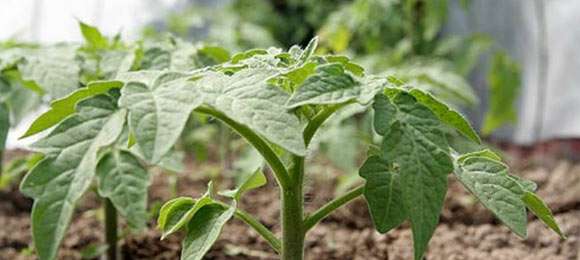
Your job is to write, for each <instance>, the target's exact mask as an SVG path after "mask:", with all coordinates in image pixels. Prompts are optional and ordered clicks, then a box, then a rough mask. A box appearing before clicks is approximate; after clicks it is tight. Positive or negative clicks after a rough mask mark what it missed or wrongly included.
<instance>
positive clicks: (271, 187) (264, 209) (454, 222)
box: [0, 162, 580, 260]
mask: <svg viewBox="0 0 580 260" xmlns="http://www.w3.org/2000/svg"><path fill="white" fill-rule="evenodd" d="M514 165H515V164H514ZM189 172H192V171H189ZM204 172H206V170H204V169H203V168H196V170H195V174H192V175H186V174H182V175H180V176H179V178H178V182H177V183H178V184H177V187H176V191H177V195H183V196H198V195H200V194H201V193H203V192H204V191H205V183H206V182H207V180H206V178H204V177H200V176H202V175H203V173H204ZM520 172H521V175H522V176H525V177H526V178H529V179H532V180H534V181H536V182H537V183H538V184H539V190H538V193H539V194H540V195H541V196H542V197H543V198H545V200H546V201H547V203H548V204H549V205H550V206H551V208H552V209H553V210H554V212H555V214H556V219H557V221H558V223H559V224H560V225H561V227H562V229H563V230H564V232H565V233H566V234H567V235H568V239H567V240H566V241H561V240H560V239H559V238H558V237H557V236H556V235H555V234H553V233H552V232H551V231H550V230H548V229H547V228H546V227H545V226H544V225H543V224H542V223H540V222H539V221H537V220H536V219H535V218H533V217H530V224H529V228H528V233H529V237H528V239H527V240H521V239H519V238H517V237H516V236H515V235H514V234H512V233H511V232H510V231H509V230H508V229H507V228H506V227H504V226H502V225H501V224H499V223H498V221H497V220H496V219H495V218H494V217H493V216H492V215H491V214H490V213H489V212H488V211H487V210H485V209H484V208H482V207H481V206H480V205H479V204H477V203H476V201H475V200H474V199H473V197H471V196H470V195H468V194H467V193H465V192H464V191H463V188H462V187H461V186H460V185H459V184H458V183H457V182H456V181H455V180H454V179H451V180H450V189H449V192H448V194H447V201H446V204H445V209H444V211H443V213H442V217H441V224H440V225H439V227H438V229H437V231H436V233H435V235H434V237H433V239H432V241H431V243H430V247H429V251H428V253H427V257H426V258H427V259H429V260H433V259H482V260H483V259H485V260H489V259H500V260H501V259H506V260H507V259H510V260H511V259H526V260H527V259H532V260H534V259H538V260H540V259H542V260H543V259H555V260H559V259H562V260H580V254H579V248H580V165H572V164H570V163H567V162H559V163H557V164H556V166H555V167H552V168H551V169H550V170H547V169H545V168H543V167H539V166H534V167H530V168H527V169H526V168H522V169H521V171H520ZM153 176H154V177H153V179H154V182H153V185H152V188H151V190H150V200H151V205H155V204H158V203H161V202H163V201H165V200H167V199H169V198H171V197H173V196H174V195H172V193H171V191H170V190H171V189H170V188H169V183H168V181H167V180H168V178H166V176H165V175H164V174H163V173H159V172H157V173H154V174H153ZM332 179H333V178H330V177H320V176H316V178H315V177H312V176H311V177H310V179H309V180H308V183H309V184H308V186H307V194H306V200H307V210H308V211H311V210H313V209H315V208H317V207H319V206H320V205H322V204H323V203H324V202H325V201H327V200H329V199H330V198H331V194H332V193H333V191H334V187H335V186H336V183H334V182H333V181H332ZM215 181H217V183H218V185H219V186H220V187H227V186H229V185H230V182H229V181H228V180H226V179H218V180H215ZM89 194H90V195H89V196H85V198H84V199H83V201H82V202H81V203H80V205H79V207H77V208H78V210H77V213H76V216H75V217H74V220H73V223H72V224H71V227H70V228H69V230H68V234H67V236H66V238H65V241H64V242H63V246H62V249H61V250H60V257H59V259H81V258H82V255H81V251H82V250H83V249H84V248H86V247H87V246H88V245H93V244H98V243H102V241H103V235H102V234H101V232H102V212H101V211H100V210H98V206H99V205H100V202H99V201H98V200H97V198H96V196H94V194H93V193H91V192H89ZM277 198H278V194H277V189H276V187H275V184H273V181H270V182H269V184H268V185H267V186H266V187H263V188H261V189H259V190H257V191H253V192H250V193H248V194H247V195H246V196H245V197H244V199H243V201H242V203H241V207H242V208H244V209H245V210H247V211H248V212H250V213H253V214H255V215H257V216H260V219H261V220H262V222H263V223H264V224H265V225H266V226H268V227H270V228H272V229H273V230H274V231H275V232H278V233H279V223H278V222H277V219H278V215H279V209H278V200H277ZM31 205H32V204H31V201H30V200H29V199H27V198H24V197H23V196H22V195H20V194H19V193H18V192H16V191H15V190H14V189H13V190H11V191H3V192H0V259H11V260H12V259H35V257H34V256H33V253H31V250H30V249H29V248H30V243H31V236H30V218H29V210H30V208H31ZM154 227H155V223H154V221H153V220H151V221H150V224H149V228H148V229H147V230H145V231H143V232H142V233H140V234H127V235H126V236H125V237H124V239H123V240H122V243H121V253H122V255H123V257H124V259H178V256H179V250H180V248H181V247H180V244H179V239H180V238H179V235H175V236H172V237H170V238H168V239H167V240H164V241H160V239H159V238H160V234H159V232H158V231H157V230H156V229H155V228H154ZM306 251H307V259H365V260H371V259H412V240H411V232H410V229H409V227H408V225H407V224H404V225H403V226H402V227H400V228H398V229H397V230H394V231H391V232H390V233H388V234H386V235H381V234H379V233H377V232H375V231H374V229H373V227H372V223H371V222H370V218H369V215H368V212H367V209H366V204H365V202H364V200H363V199H358V200H357V201H355V202H354V203H352V204H351V205H349V206H347V207H345V208H343V209H340V210H339V211H338V212H335V213H334V214H333V215H331V216H330V217H329V218H327V219H326V220H324V221H323V222H322V223H321V224H320V225H319V226H317V227H316V228H315V229H313V230H312V231H311V232H310V233H309V234H308V238H307V244H306ZM207 259H277V256H276V255H275V253H274V252H273V251H272V250H271V249H269V248H268V245H267V244H266V243H265V242H264V241H263V240H262V239H261V238H260V237H259V236H258V235H257V234H256V233H255V232H253V231H252V230H251V229H249V228H247V227H246V226H245V225H244V224H243V223H242V222H240V221H238V220H233V221H231V222H230V223H229V224H228V225H227V226H226V227H225V229H224V232H223V233H222V235H221V237H220V240H219V241H218V242H217V243H216V245H214V247H213V249H212V250H211V251H210V253H209V254H208V255H207Z"/></svg>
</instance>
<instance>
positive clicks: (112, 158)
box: [97, 149, 149, 230]
mask: <svg viewBox="0 0 580 260" xmlns="http://www.w3.org/2000/svg"><path fill="white" fill-rule="evenodd" d="M97 178H98V180H99V194H100V195H101V196H102V197H104V198H109V199H110V200H111V202H113V205H114V206H115V208H116V209H117V211H118V212H119V214H121V216H123V217H125V219H126V220H127V223H128V224H129V226H130V227H131V228H133V229H135V230H140V229H142V228H144V227H145V224H146V223H145V222H146V220H147V187H149V174H148V173H147V170H146V169H145V168H143V166H142V165H141V163H140V162H139V160H138V159H137V157H135V156H134V155H133V154H131V153H130V152H128V151H124V150H118V149H115V150H113V151H111V152H108V153H106V154H105V155H103V157H101V159H100V160H99V163H98V165H97Z"/></svg>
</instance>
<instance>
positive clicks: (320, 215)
mask: <svg viewBox="0 0 580 260" xmlns="http://www.w3.org/2000/svg"><path fill="white" fill-rule="evenodd" d="M363 191H364V185H361V186H359V187H357V188H355V189H352V190H351V191H349V192H347V193H345V194H343V195H341V196H339V197H337V198H335V199H334V200H332V201H330V202H328V203H327V204H326V205H324V206H322V207H321V208H319V209H318V210H317V211H315V212H314V213H312V215H311V216H309V217H308V218H306V220H304V232H308V230H310V229H311V228H312V227H314V226H315V225H316V224H318V222H320V221H321V220H323V219H324V218H326V217H327V216H328V215H330V213H332V212H333V211H334V210H336V209H338V208H340V207H342V206H344V205H346V204H347V203H349V202H351V201H353V200H354V199H356V198H358V197H359V196H360V195H362V194H363Z"/></svg>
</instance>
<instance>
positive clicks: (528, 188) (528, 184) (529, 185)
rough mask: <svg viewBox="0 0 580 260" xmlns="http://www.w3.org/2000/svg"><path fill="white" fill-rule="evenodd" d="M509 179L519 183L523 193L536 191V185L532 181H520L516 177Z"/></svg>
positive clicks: (512, 176) (520, 179) (511, 176)
mask: <svg viewBox="0 0 580 260" xmlns="http://www.w3.org/2000/svg"><path fill="white" fill-rule="evenodd" d="M510 178H512V179H513V180H515V181H516V182H517V183H519V184H520V185H521V186H522V188H524V190H525V191H529V192H534V191H536V190H537V189H538V185H537V184H536V183H535V182H533V181H530V180H525V179H522V178H520V177H518V176H516V175H510Z"/></svg>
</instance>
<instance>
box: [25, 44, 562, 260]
mask: <svg viewBox="0 0 580 260" xmlns="http://www.w3.org/2000/svg"><path fill="white" fill-rule="evenodd" d="M316 46H317V39H316V38H315V39H313V40H312V41H311V42H310V43H309V44H308V45H307V46H306V47H305V48H304V49H301V48H299V47H297V46H294V47H292V48H290V49H289V50H288V51H287V52H284V51H282V50H280V49H276V48H270V49H267V50H261V49H256V50H250V51H247V52H242V53H238V54H236V55H234V56H232V57H231V59H229V60H228V61H227V62H225V63H222V64H218V65H212V66H206V67H203V68H200V69H194V70H190V69H178V68H177V67H171V68H170V69H169V70H167V69H165V70H157V69H156V68H155V67H151V66H144V67H143V69H138V70H134V71H130V72H126V73H121V74H118V75H117V76H115V77H114V78H113V79H111V80H104V81H103V80H101V81H92V82H91V83H89V84H88V85H87V86H86V87H84V88H80V89H78V90H76V91H75V92H73V93H72V94H71V95H68V96H67V97H65V98H63V99H61V100H58V101H56V102H54V103H53V106H52V110H49V111H48V112H47V114H48V115H51V116H50V117H49V116H46V115H47V114H45V115H44V118H54V117H58V118H59V120H53V121H50V122H49V124H41V123H42V122H43V121H42V120H45V119H42V118H41V119H39V120H40V121H37V123H39V124H40V125H41V127H38V128H36V129H35V130H34V131H35V132H40V131H43V130H45V129H47V128H48V127H50V126H53V125H56V128H55V129H54V130H52V132H51V133H50V134H49V135H48V136H46V137H44V138H42V139H41V140H40V141H38V142H37V143H36V144H35V145H34V147H35V148H36V149H37V150H39V151H42V152H44V153H45V154H46V158H45V159H43V160H42V161H40V162H39V163H38V164H37V166H36V167H35V168H34V169H32V170H31V172H30V173H29V174H28V175H27V177H26V178H25V179H24V181H23V182H22V186H21V188H22V191H23V192H24V193H25V194H27V195H29V196H31V197H33V198H34V199H35V204H34V209H33V213H32V220H33V223H32V226H33V235H34V239H35V242H36V243H35V245H36V249H37V251H38V254H39V256H40V258H41V259H54V258H55V257H56V252H57V249H58V246H59V243H60V241H61V240H62V238H63V236H64V232H65V230H66V227H67V225H68V223H69V222H70V219H71V217H72V213H73V210H74V204H75V203H76V202H77V201H78V199H79V198H80V196H81V195H82V194H83V193H84V192H85V191H86V190H87V189H88V187H89V186H90V184H91V182H92V180H93V178H94V177H96V178H97V180H98V183H99V186H98V189H99V193H100V194H101V196H103V197H106V198H108V199H110V201H111V202H112V204H114V206H115V207H116V208H117V210H119V211H120V213H121V215H123V216H125V217H126V218H127V220H128V222H129V224H130V225H131V224H133V225H135V226H142V225H144V218H145V216H143V215H142V214H138V213H139V212H141V213H142V212H143V208H144V203H145V202H146V197H145V195H144V190H145V188H146V186H147V173H146V171H145V169H144V168H143V167H142V166H141V165H142V162H146V164H150V165H156V164H163V162H164V160H165V159H166V158H167V156H168V155H170V154H171V153H172V151H173V150H174V148H173V147H174V145H175V143H176V142H177V141H178V139H179V137H180V135H181V132H182V131H183V129H184V127H185V125H186V121H187V120H188V118H189V117H190V114H191V113H201V114H205V115H209V116H211V117H213V118H216V119H218V120H220V121H222V122H223V123H224V124H225V125H227V126H228V127H231V128H232V129H233V130H234V131H236V132H237V133H238V134H239V135H241V136H242V137H243V138H245V139H246V140H247V142H248V143H249V144H250V145H252V146H253V147H254V148H255V149H256V150H257V151H258V152H259V153H260V154H261V155H262V156H263V158H264V159H265V161H266V162H267V164H268V166H269V169H270V171H269V172H271V173H272V174H273V176H274V178H275V179H276V181H277V184H278V186H279V188H280V194H281V198H280V201H281V216H280V221H281V226H282V237H281V238H278V237H277V236H276V235H275V234H273V232H271V231H270V230H269V229H268V228H266V227H265V226H264V225H262V224H261V223H260V222H259V221H258V220H257V219H256V218H255V217H253V216H251V215H250V214H248V213H247V212H245V211H243V210H241V209H240V208H239V207H238V206H239V204H240V203H241V202H240V198H241V197H242V196H243V194H244V192H246V191H248V190H251V189H254V188H258V187H260V186H261V185H263V184H264V183H265V180H266V178H265V177H264V175H263V173H262V171H261V169H257V170H256V172H255V173H254V174H252V175H250V176H248V177H247V178H246V179H245V181H243V182H242V183H241V185H240V186H239V187H238V188H236V189H234V190H230V191H221V192H217V191H215V187H213V185H212V184H209V186H208V191H207V192H206V194H205V195H203V196H202V197H200V198H196V199H194V198H186V197H183V198H176V199H173V200H171V201H169V202H167V203H166V204H165V205H164V206H163V207H162V208H161V210H160V215H159V219H158V226H159V228H160V229H161V231H162V233H163V237H166V236H168V235H170V234H172V233H174V232H176V231H179V230H185V232H186V236H185V238H184V239H183V242H182V244H183V249H182V255H181V258H182V259H202V257H203V256H204V254H205V253H206V252H207V251H208V250H209V249H210V247H211V246H212V244H213V243H214V242H215V241H216V240H217V239H218V236H219V234H220V232H221V230H222V228H223V226H224V225H225V223H226V222H227V221H228V220H230V219H231V218H233V217H237V218H239V219H241V220H242V221H244V222H245V223H247V224H248V225H249V226H250V227H252V228H253V229H254V230H255V231H256V232H257V233H259V234H260V235H261V236H262V237H263V238H264V239H265V240H266V241H267V242H268V243H269V244H270V245H271V246H272V248H273V249H274V250H275V251H276V252H279V253H280V255H281V258H282V259H285V260H299V259H303V257H304V240H305V237H306V235H307V233H308V231H309V230H311V229H312V228H313V227H314V226H315V225H316V224H317V223H319V222H320V221H321V220H323V219H324V218H325V217H327V216H328V215H329V214H331V213H332V212H333V211H334V210H336V209H337V208H339V207H341V206H343V205H345V204H347V203H349V202H351V201H352V200H354V199H355V198H358V197H360V196H364V198H365V199H366V201H367V202H368V207H369V210H370V213H371V216H372V220H373V223H374V224H375V226H376V229H377V230H378V231H379V232H381V233H385V232H388V231H389V230H391V229H393V228H395V227H397V226H399V225H400V224H401V223H402V222H404V221H406V220H408V221H409V222H410V224H411V229H412V233H413V244H414V252H415V253H414V255H415V259H421V258H422V256H423V255H424V253H425V250H426V249H427V245H428V242H429V240H430V239H431V236H432V235H433V232H434V230H435V228H436V226H437V224H438V221H439V214H440V211H441V209H442V207H443V200H444V197H445V194H446V191H447V182H448V176H449V174H453V175H454V176H455V178H456V179H458V180H459V181H460V182H461V183H462V184H463V185H464V186H465V187H466V188H467V190H469V191H470V192H471V193H473V194H474V195H475V196H476V197H477V198H478V199H479V200H480V201H481V202H482V204H483V205H484V206H486V207H487V208H488V209H490V210H491V211H492V212H493V213H494V214H495V215H496V216H497V217H498V218H499V219H500V220H501V221H502V222H503V223H504V224H505V225H507V226H508V227H509V228H510V229H511V230H513V231H514V232H515V233H516V234H517V235H518V236H521V237H525V236H526V223H527V216H526V208H528V209H530V210H531V211H532V212H533V213H534V214H536V215H537V216H538V217H539V218H540V219H541V220H542V221H544V222H545V223H546V224H547V225H548V226H549V227H550V228H552V229H553V230H554V231H555V232H557V233H558V234H559V235H560V236H562V237H563V234H562V232H561V231H560V229H559V227H558V225H557V224H556V222H555V220H554V218H553V216H552V214H551V212H550V210H549V209H548V207H547V206H546V205H545V204H544V203H543V202H542V201H541V200H540V199H539V198H538V197H537V196H536V195H535V194H534V190H535V184H534V183H532V182H530V181H525V180H522V179H519V178H518V177H515V176H513V175H510V174H509V173H508V168H507V166H506V165H505V164H504V163H502V162H501V159H500V158H499V157H498V156H497V155H496V154H494V153H493V152H491V151H489V150H482V151H476V152H472V153H467V154H458V153H457V152H455V150H454V149H453V147H452V146H451V145H450V144H449V143H448V140H447V136H446V134H445V133H448V132H449V131H448V130H449V129H452V131H454V132H456V133H457V135H460V136H462V137H463V138H467V139H468V140H471V141H472V142H475V143H479V142H480V139H479V137H478V135H477V134H476V132H475V131H474V130H473V128H472V127H471V126H470V124H469V123H468V122H467V121H466V120H465V119H464V118H463V116H461V114H459V113H458V112H457V111H455V110H453V109H452V108H450V107H449V106H448V105H446V104H445V103H443V102H441V101H440V100H439V99H437V98H436V97H434V96H433V95H431V94H430V93H428V92H426V91H424V90H421V89H418V88H415V87H413V86H412V85H409V84H407V83H405V82H403V81H400V80H397V79H396V78H393V77H386V76H375V75H366V74H365V72H364V69H363V68H362V67H361V66H359V65H357V64H355V63H353V62H352V61H351V60H350V59H348V58H346V57H343V56H341V57H337V56H332V55H322V56H321V55H315V50H316ZM57 104H58V105H59V106H64V107H65V108H66V109H64V111H67V112H66V113H63V112H62V111H63V109H60V110H59V109H57ZM351 105H357V106H363V107H366V108H368V109H371V110H372V112H373V113H374V117H373V122H374V131H375V133H376V134H377V135H379V136H380V137H381V138H382V141H381V143H380V144H377V145H376V146H375V147H372V149H370V151H369V152H368V158H367V160H366V162H365V163H364V164H363V165H362V166H361V168H360V170H359V174H360V176H361V177H363V178H364V179H365V184H364V185H362V186H360V187H357V188H355V189H353V190H351V191H349V192H346V193H345V194H343V195H341V196H338V197H337V198H336V199H334V200H332V201H330V202H329V203H328V204H326V205H324V206H323V207H321V208H320V209H318V210H316V211H314V212H308V213H306V212H304V191H303V190H304V176H305V169H306V164H305V162H306V159H307V155H308V154H309V149H311V147H310V144H311V141H312V140H313V138H315V135H316V133H317V131H318V130H319V128H320V127H321V126H322V125H323V124H324V122H325V121H326V120H327V119H328V118H329V117H331V116H332V115H333V114H334V113H335V112H336V111H338V110H340V109H342V108H344V107H347V106H351ZM41 117H42V116H41ZM45 123H46V122H45ZM136 201H138V203H135V202H136ZM134 207H137V209H135V208H134Z"/></svg>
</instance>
